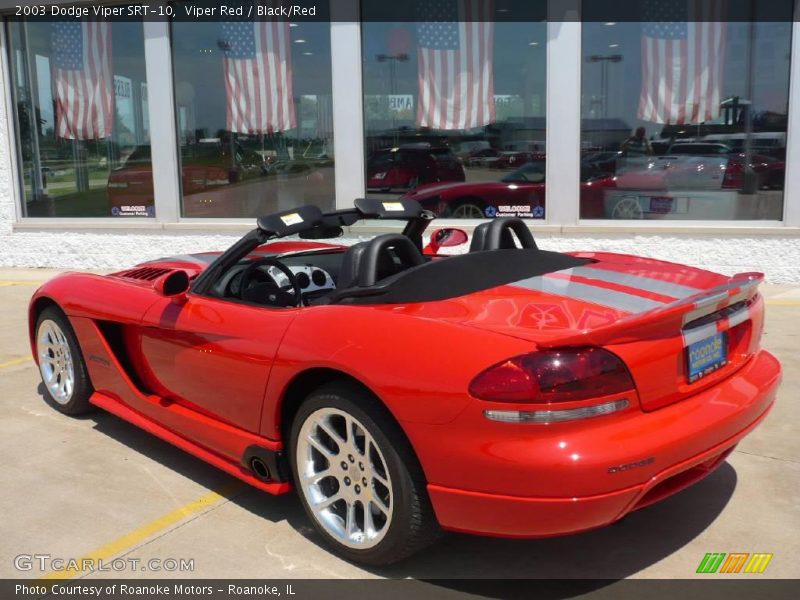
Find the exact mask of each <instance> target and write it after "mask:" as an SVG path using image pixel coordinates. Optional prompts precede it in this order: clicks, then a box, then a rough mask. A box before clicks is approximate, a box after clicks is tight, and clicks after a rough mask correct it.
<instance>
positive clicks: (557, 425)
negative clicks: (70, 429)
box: [30, 199, 780, 564]
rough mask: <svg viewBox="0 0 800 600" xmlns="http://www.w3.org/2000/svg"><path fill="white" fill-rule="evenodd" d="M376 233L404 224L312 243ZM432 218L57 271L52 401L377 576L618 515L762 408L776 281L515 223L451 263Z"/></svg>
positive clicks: (303, 221)
mask: <svg viewBox="0 0 800 600" xmlns="http://www.w3.org/2000/svg"><path fill="white" fill-rule="evenodd" d="M364 218H371V219H374V218H379V219H380V218H391V219H402V220H405V221H406V227H405V229H404V230H403V233H402V234H386V235H380V236H377V237H375V238H373V239H371V240H369V241H366V242H362V243H358V244H355V245H353V246H349V247H348V246H343V245H334V244H327V243H322V242H319V241H314V240H320V239H327V238H335V237H338V236H339V235H341V234H342V231H343V230H342V228H343V227H344V226H348V225H351V224H353V223H354V222H356V221H357V220H359V219H364ZM431 218H432V215H431V214H430V213H429V212H426V211H424V210H423V209H422V208H421V207H420V205H419V204H418V203H417V202H415V201H413V200H408V199H405V200H399V201H386V202H383V201H379V200H357V201H356V202H355V207H354V208H353V209H346V210H338V211H334V212H331V213H327V214H323V213H322V212H321V211H320V210H319V209H318V208H316V207H314V206H303V207H300V208H297V209H295V210H290V211H284V212H280V213H276V214H272V215H268V216H265V217H261V218H259V219H258V226H257V228H256V229H254V230H253V231H251V232H250V233H248V234H247V235H245V236H244V237H243V238H242V239H241V240H240V241H238V242H237V243H236V244H234V245H233V246H232V247H231V248H229V249H228V250H226V251H225V252H222V253H203V254H194V255H183V256H175V257H171V258H165V259H161V260H155V261H149V262H146V263H143V264H140V265H138V266H135V267H132V268H128V269H125V270H122V271H119V272H117V273H113V274H111V275H105V276H101V275H92V274H83V273H71V274H66V275H62V276H59V277H56V278H55V279H52V280H51V281H49V282H48V283H46V284H45V285H43V286H42V287H41V288H40V289H39V290H38V291H37V292H36V293H35V295H34V297H33V299H32V300H31V304H30V336H31V344H32V347H33V353H34V357H35V360H36V361H37V363H38V365H39V368H40V370H41V375H42V380H43V382H44V388H45V390H46V394H45V395H46V399H47V400H48V402H50V403H51V404H52V405H53V406H54V407H55V408H57V409H58V410H60V411H61V412H63V413H66V414H73V415H74V414H79V413H83V412H86V411H88V410H90V409H91V408H92V407H94V406H97V407H100V408H103V409H105V410H107V411H109V412H111V413H113V414H115V415H117V416H119V417H121V418H123V419H126V420H128V421H130V422H131V423H134V424H135V425H138V426H139V427H141V428H143V429H145V430H147V431H149V432H151V433H153V434H154V435H156V436H158V437H160V438H162V439H164V440H167V441H168V442H171V443H172V444H174V445H176V446H178V447H179V448H182V449H184V450H186V451H188V452H190V453H192V454H194V455H195V456H198V457H200V458H201V459H203V460H205V461H207V462H209V463H211V464H213V465H215V466H217V467H219V468H220V469H223V470H224V471H226V472H228V473H230V474H232V475H234V476H235V477H238V478H240V479H242V480H244V481H246V482H248V483H250V484H252V485H253V486H255V487H257V488H259V489H261V490H264V491H266V492H269V493H272V494H283V493H286V492H289V491H290V490H291V489H292V488H296V489H297V490H298V492H299V497H300V499H301V501H302V503H303V505H304V507H305V509H306V511H307V513H308V515H309V518H310V519H311V521H312V522H313V524H314V526H315V527H316V529H317V530H318V531H319V533H320V535H321V536H322V538H323V539H324V540H325V541H326V542H327V543H329V544H330V545H331V546H332V547H333V548H334V549H336V550H337V551H338V552H339V553H341V554H342V555H344V556H345V557H347V558H349V559H351V560H355V561H360V562H363V563H369V564H388V563H391V562H394V561H397V560H400V559H402V558H404V557H406V556H408V555H410V554H412V553H413V552H415V551H417V550H419V549H420V548H422V547H424V546H425V545H426V544H428V543H430V542H431V541H433V540H434V539H435V538H436V537H437V535H438V534H439V532H440V531H441V530H442V529H444V530H455V531H463V532H471V533H478V534H485V535H493V536H506V537H541V536H553V535H562V534H567V533H573V532H578V531H582V530H586V529H590V528H594V527H599V526H603V525H607V524H609V523H613V522H615V521H617V520H619V519H621V518H622V517H624V516H625V515H626V514H628V513H630V512H631V511H634V510H638V509H640V508H642V507H645V506H648V505H649V504H652V503H654V502H657V501H658V500H661V499H662V498H665V497H667V496H669V495H671V494H673V493H675V492H677V491H679V490H681V489H683V488H685V487H687V486H689V485H691V484H692V483H694V482H696V481H698V480H700V479H701V478H703V477H705V476H706V475H708V474H709V473H710V472H711V471H712V470H713V469H714V468H716V467H717V466H718V465H720V464H721V463H722V462H723V461H724V460H725V458H726V457H727V456H728V454H730V452H731V451H732V450H733V449H734V447H735V446H736V444H737V443H738V442H739V441H740V440H741V439H742V438H743V437H744V436H745V435H747V433H749V432H750V431H751V430H752V429H753V428H754V427H756V426H757V425H758V423H759V422H760V421H761V420H762V419H763V418H764V417H765V415H766V414H767V412H768V411H769V409H770V408H771V406H772V404H773V401H774V397H775V390H776V388H777V385H778V383H779V380H780V365H779V363H778V361H777V360H776V359H775V358H774V357H773V356H772V355H771V354H770V353H769V352H767V351H766V350H764V349H762V348H761V345H760V339H761V334H762V329H763V324H764V302H763V300H762V298H761V296H760V295H759V293H758V290H757V287H758V284H759V282H760V281H761V280H762V276H761V274H758V273H743V274H740V275H737V276H735V277H730V278H729V277H725V276H722V275H718V274H715V273H711V272H708V271H703V270H700V269H695V268H691V267H686V266H681V265H678V264H673V263H666V262H662V261H658V260H652V259H647V258H639V257H635V256H626V255H621V254H612V253H600V252H576V253H568V254H562V253H556V252H548V251H544V250H541V249H539V248H537V245H536V243H535V241H534V239H533V237H532V235H531V233H530V231H529V229H528V228H527V227H526V225H525V223H524V222H523V221H521V220H519V219H516V218H507V219H495V220H493V221H489V222H486V223H484V224H481V225H480V226H479V227H477V228H476V230H475V232H474V234H473V237H472V242H471V244H470V248H469V252H466V253H463V254H458V255H453V256H444V255H439V254H438V249H439V248H440V247H442V246H452V245H455V244H459V243H464V242H465V241H466V239H467V236H466V235H465V233H464V232H463V231H461V230H457V229H450V230H448V229H440V230H438V231H434V232H433V233H432V234H431V239H430V243H429V245H428V246H426V247H425V248H424V250H423V248H422V236H423V232H424V230H425V228H426V226H427V225H428V224H429V222H430V220H431ZM294 234H298V235H299V236H300V238H301V240H299V241H274V240H276V239H279V238H285V237H287V236H290V235H294ZM306 240H308V241H306ZM518 246H521V247H518Z"/></svg>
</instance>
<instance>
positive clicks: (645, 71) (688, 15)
mask: <svg viewBox="0 0 800 600" xmlns="http://www.w3.org/2000/svg"><path fill="white" fill-rule="evenodd" d="M723 1H724V0H645V3H644V14H643V20H644V21H645V22H644V23H642V93H641V96H640V97H639V114H638V116H639V118H640V119H642V120H644V121H651V122H654V123H675V124H684V123H700V122H702V121H708V120H711V119H713V118H715V117H716V116H717V115H718V114H719V103H720V94H721V91H722V70H723V66H724V60H725V29H726V26H725V23H724V22H721V20H722V18H723V15H722V12H723Z"/></svg>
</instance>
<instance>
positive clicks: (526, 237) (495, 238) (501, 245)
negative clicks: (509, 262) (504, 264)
mask: <svg viewBox="0 0 800 600" xmlns="http://www.w3.org/2000/svg"><path fill="white" fill-rule="evenodd" d="M514 235H516V236H517V239H518V240H519V243H520V245H521V246H522V247H523V248H533V249H536V248H537V246H536V241H535V240H534V239H533V234H532V233H531V230H530V229H528V226H527V225H526V224H525V221H523V220H522V219H520V218H519V217H501V218H499V219H494V220H492V221H489V222H488V223H481V224H480V225H478V226H477V227H476V228H475V231H474V232H473V234H472V242H471V243H470V245H469V251H470V252H484V251H486V250H511V249H514V248H516V247H517V245H516V244H515V243H514Z"/></svg>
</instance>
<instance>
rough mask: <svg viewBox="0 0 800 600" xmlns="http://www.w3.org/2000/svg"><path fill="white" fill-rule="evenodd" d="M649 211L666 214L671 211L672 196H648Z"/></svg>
mask: <svg viewBox="0 0 800 600" xmlns="http://www.w3.org/2000/svg"><path fill="white" fill-rule="evenodd" d="M650 212H651V213H656V214H659V215H666V214H668V213H670V212H672V198H670V197H669V196H653V197H652V198H650Z"/></svg>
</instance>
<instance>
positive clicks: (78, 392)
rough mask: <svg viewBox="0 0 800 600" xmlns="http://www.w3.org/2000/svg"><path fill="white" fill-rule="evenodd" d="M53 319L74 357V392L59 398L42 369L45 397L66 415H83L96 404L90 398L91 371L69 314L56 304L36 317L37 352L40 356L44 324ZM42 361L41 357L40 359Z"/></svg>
mask: <svg viewBox="0 0 800 600" xmlns="http://www.w3.org/2000/svg"><path fill="white" fill-rule="evenodd" d="M48 321H51V322H53V323H55V324H56V325H57V326H58V327H59V328H60V330H61V331H62V332H63V334H64V338H65V340H66V343H67V345H68V347H69V352H70V355H71V358H72V370H73V381H74V383H73V387H72V393H71V394H70V395H69V397H68V399H66V400H63V399H62V400H60V401H59V400H57V399H56V398H55V397H54V396H53V394H52V393H51V391H50V389H49V388H48V385H47V382H46V381H45V377H44V374H43V373H42V369H41V368H40V369H39V373H40V375H41V376H42V387H43V389H44V399H45V400H46V401H47V403H48V404H50V405H51V406H52V407H53V408H55V409H56V410H57V411H59V412H61V413H64V414H65V415H82V414H85V413H88V412H91V411H93V410H95V406H94V405H92V404H90V403H89V398H90V397H91V395H92V393H93V392H94V388H93V387H92V382H91V380H90V379H89V373H88V372H87V370H86V362H85V361H84V360H83V353H82V352H81V348H80V346H79V345H78V339H77V338H76V337H75V332H74V331H73V330H72V325H70V322H69V319H68V318H67V316H66V315H65V314H64V313H63V312H62V311H61V310H60V309H59V308H58V307H56V306H48V307H47V308H45V309H44V310H43V311H42V312H41V314H40V315H39V318H38V319H36V332H35V335H36V337H35V339H36V346H37V347H36V354H37V357H38V356H39V339H40V337H39V334H40V330H41V328H42V325H43V324H45V323H46V322H48ZM38 360H39V362H40V363H41V359H40V358H39V359H38Z"/></svg>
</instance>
